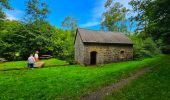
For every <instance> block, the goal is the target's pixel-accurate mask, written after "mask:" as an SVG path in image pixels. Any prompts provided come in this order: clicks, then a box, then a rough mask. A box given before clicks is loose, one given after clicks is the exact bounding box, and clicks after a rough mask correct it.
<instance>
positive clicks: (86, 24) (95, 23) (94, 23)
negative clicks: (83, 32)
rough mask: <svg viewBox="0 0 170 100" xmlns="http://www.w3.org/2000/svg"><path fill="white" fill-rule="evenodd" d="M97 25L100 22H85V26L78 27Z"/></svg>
mask: <svg viewBox="0 0 170 100" xmlns="http://www.w3.org/2000/svg"><path fill="white" fill-rule="evenodd" d="M99 24H100V22H98V21H96V22H87V23H85V24H81V25H80V26H81V27H92V26H97V25H99Z"/></svg>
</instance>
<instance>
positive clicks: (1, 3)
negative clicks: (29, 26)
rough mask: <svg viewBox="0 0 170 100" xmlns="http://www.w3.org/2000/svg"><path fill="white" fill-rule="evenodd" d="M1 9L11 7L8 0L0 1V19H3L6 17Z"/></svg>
mask: <svg viewBox="0 0 170 100" xmlns="http://www.w3.org/2000/svg"><path fill="white" fill-rule="evenodd" d="M3 9H12V8H11V7H10V6H9V0H1V1H0V20H1V19H4V18H5V17H6V16H5V13H4V12H3V11H2V10H3Z"/></svg>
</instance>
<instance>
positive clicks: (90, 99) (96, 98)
mask: <svg viewBox="0 0 170 100" xmlns="http://www.w3.org/2000/svg"><path fill="white" fill-rule="evenodd" d="M150 69H151V68H149V67H147V68H143V69H141V70H139V71H137V72H136V73H134V74H132V75H131V76H130V77H128V78H126V79H121V80H120V81H119V82H117V83H113V84H111V85H109V86H106V87H104V88H101V89H100V90H98V91H95V92H92V93H90V94H88V95H85V96H83V97H82V98H81V100H102V99H103V97H104V96H106V95H108V94H110V93H112V92H114V91H115V90H118V89H120V88H123V87H124V86H125V85H126V84H128V83H130V82H131V81H132V80H135V79H137V78H138V77H139V76H142V75H143V74H145V73H146V72H149V71H150Z"/></svg>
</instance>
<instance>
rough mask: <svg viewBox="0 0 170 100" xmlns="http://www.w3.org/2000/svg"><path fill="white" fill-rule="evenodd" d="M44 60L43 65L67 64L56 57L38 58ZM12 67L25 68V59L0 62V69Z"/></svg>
mask: <svg viewBox="0 0 170 100" xmlns="http://www.w3.org/2000/svg"><path fill="white" fill-rule="evenodd" d="M40 61H44V62H45V67H47V66H51V65H65V64H67V63H66V62H65V61H62V60H58V59H54V58H52V59H47V60H40ZM14 68H27V61H12V62H5V63H0V70H9V69H14Z"/></svg>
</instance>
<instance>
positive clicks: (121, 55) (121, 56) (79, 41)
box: [74, 28, 133, 65]
mask: <svg viewBox="0 0 170 100" xmlns="http://www.w3.org/2000/svg"><path fill="white" fill-rule="evenodd" d="M74 45H75V61H76V62H77V63H79V64H82V65H95V64H104V63H110V62H116V61H124V60H130V59H132V58H133V43H132V41H131V40H130V39H129V38H128V37H127V36H125V35H124V34H122V33H119V32H105V31H96V30H88V29H80V28H78V29H77V31H76V37H75V41H74Z"/></svg>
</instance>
